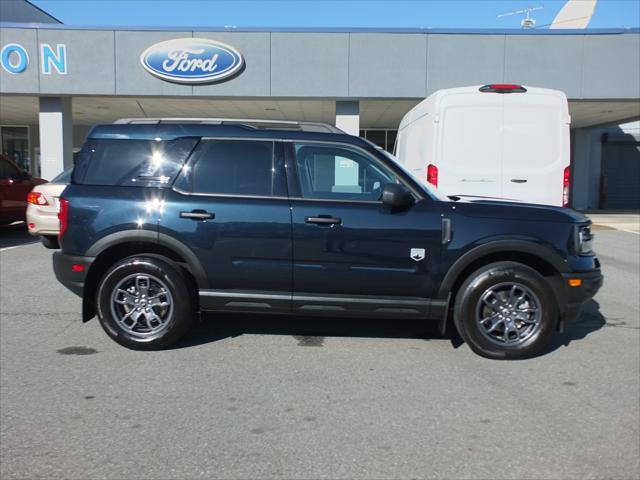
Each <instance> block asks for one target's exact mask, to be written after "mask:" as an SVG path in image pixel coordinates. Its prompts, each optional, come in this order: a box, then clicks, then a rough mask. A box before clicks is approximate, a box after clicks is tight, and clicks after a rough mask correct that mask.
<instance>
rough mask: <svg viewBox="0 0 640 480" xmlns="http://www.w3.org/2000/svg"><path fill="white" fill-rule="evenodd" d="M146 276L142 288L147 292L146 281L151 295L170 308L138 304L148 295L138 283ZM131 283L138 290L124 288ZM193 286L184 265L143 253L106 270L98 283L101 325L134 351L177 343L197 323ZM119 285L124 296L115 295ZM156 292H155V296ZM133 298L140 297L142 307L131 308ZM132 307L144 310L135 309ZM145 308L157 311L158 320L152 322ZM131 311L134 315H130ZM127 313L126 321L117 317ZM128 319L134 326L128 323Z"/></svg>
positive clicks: (97, 301)
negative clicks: (185, 274) (193, 301)
mask: <svg viewBox="0 0 640 480" xmlns="http://www.w3.org/2000/svg"><path fill="white" fill-rule="evenodd" d="M145 278H146V279H147V280H146V281H141V286H142V288H140V291H141V292H142V291H144V283H145V282H146V284H147V287H146V288H147V297H150V296H156V297H159V298H158V300H159V301H160V302H161V303H167V304H168V305H170V307H166V306H162V307H161V306H160V305H155V306H154V305H151V304H149V305H147V306H148V308H146V309H145V308H142V306H141V304H138V303H137V302H138V301H142V300H143V299H142V298H141V297H144V294H142V295H141V294H140V292H137V290H136V287H137V285H138V284H137V283H136V282H137V281H138V280H139V279H145ZM131 282H134V284H135V286H134V285H131V288H133V289H134V290H133V291H134V292H137V293H129V292H130V291H131V290H126V291H125V290H123V289H122V288H124V287H126V285H129V284H130V283H131ZM190 285H191V283H190V282H188V281H187V279H186V278H185V277H184V275H183V274H182V273H181V271H180V268H179V267H177V266H174V265H173V264H172V263H171V262H170V261H168V260H167V261H165V260H162V259H159V258H155V257H145V256H143V255H140V256H134V257H129V258H125V259H123V260H121V261H120V262H118V263H116V264H115V265H114V266H113V267H111V268H110V269H109V270H108V271H107V272H106V273H105V275H104V276H103V277H102V280H101V281H100V284H99V286H98V290H97V294H96V304H97V310H98V318H99V319H100V324H101V325H102V328H103V329H104V331H105V332H107V334H108V335H109V336H110V337H111V338H112V339H113V340H115V341H116V342H118V343H119V344H120V345H123V346H125V347H127V348H131V349H134V350H153V349H161V348H166V347H168V346H170V345H172V344H174V343H175V342H177V341H178V340H179V339H180V338H181V337H182V336H183V335H184V334H185V333H186V332H187V331H188V330H189V328H190V327H191V324H192V322H193V316H194V311H193V303H192V301H191V299H192V293H193V292H190V291H189V289H190ZM118 287H120V289H119V290H118V291H119V292H120V293H118V294H117V295H120V296H119V297H118V296H116V297H114V295H116V293H115V290H116V289H117V288H118ZM163 292H164V293H163ZM152 293H153V294H155V295H151V294H152ZM133 298H135V299H137V300H136V306H138V307H139V308H131V307H130V304H132V302H133V300H132V299H133ZM115 300H119V302H116V301H115ZM147 300H150V299H149V298H147ZM154 301H155V300H154ZM125 303H126V305H125ZM131 310H142V311H141V312H131ZM144 310H146V311H150V312H151V313H150V315H154V314H155V316H156V317H157V318H158V320H157V321H155V320H152V321H151V323H149V322H148V321H147V318H148V317H146V314H145V313H144ZM131 313H133V315H130V314H131ZM163 313H164V315H165V316H164V317H163ZM136 314H137V316H136V318H135V319H134V315H136ZM127 315H130V317H129V318H128V319H127V320H126V322H123V323H122V322H119V321H118V320H117V318H116V316H118V317H119V318H123V317H127ZM160 317H163V320H164V321H162V322H161V321H160ZM138 319H140V320H139V321H138ZM127 322H130V323H131V324H133V325H131V326H130V325H127ZM154 322H155V323H157V325H156V326H155V327H153V325H154ZM147 325H150V327H147ZM126 327H129V328H126ZM153 328H156V329H157V330H153Z"/></svg>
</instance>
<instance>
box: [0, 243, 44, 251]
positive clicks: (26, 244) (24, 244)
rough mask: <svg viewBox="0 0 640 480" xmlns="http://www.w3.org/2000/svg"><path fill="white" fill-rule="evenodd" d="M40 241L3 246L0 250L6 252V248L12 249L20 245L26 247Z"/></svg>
mask: <svg viewBox="0 0 640 480" xmlns="http://www.w3.org/2000/svg"><path fill="white" fill-rule="evenodd" d="M38 243H40V242H37V241H36V242H30V243H23V244H22V245H14V246H13V247H4V248H0V252H6V251H7V250H13V249H14V248H20V247H28V246H29V245H37V244H38Z"/></svg>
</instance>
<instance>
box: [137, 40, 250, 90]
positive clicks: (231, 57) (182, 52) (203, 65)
mask: <svg viewBox="0 0 640 480" xmlns="http://www.w3.org/2000/svg"><path fill="white" fill-rule="evenodd" d="M140 62H141V63H142V66H143V67H144V68H145V69H146V70H147V71H148V72H149V73H150V74H152V75H155V76H156V77H158V78H161V79H163V80H168V81H170V82H176V83H210V82H218V81H220V80H223V79H225V78H229V77H230V76H232V75H235V74H236V73H238V72H239V71H240V69H241V68H242V66H243V63H244V60H243V58H242V55H240V53H239V52H238V51H237V50H236V49H235V48H233V47H231V46H229V45H226V44H224V43H221V42H216V41H215V40H207V39H205V38H178V39H175V40H167V41H165V42H160V43H156V44H155V45H151V46H150V47H149V48H147V49H146V50H145V51H144V52H142V55H140Z"/></svg>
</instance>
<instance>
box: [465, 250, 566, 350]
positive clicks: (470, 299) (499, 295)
mask: <svg viewBox="0 0 640 480" xmlns="http://www.w3.org/2000/svg"><path fill="white" fill-rule="evenodd" d="M453 318H454V322H455V325H456V328H457V329H458V333H459V334H460V336H461V337H462V339H463V340H464V341H465V342H467V343H468V344H469V347H470V348H471V349H472V350H473V351H474V352H476V353H477V354H479V355H482V356H483V357H487V358H494V359H520V358H529V357H532V356H535V355H537V354H539V353H540V352H541V351H542V350H543V349H544V347H545V346H546V345H547V343H548V342H549V340H550V338H551V337H552V335H553V334H554V332H555V327H556V324H557V321H558V307H557V304H556V301H555V297H554V294H553V291H552V290H551V288H550V286H549V284H548V283H547V281H546V280H545V279H544V277H543V276H542V275H540V274H539V273H538V272H536V271H535V270H533V269H532V268H530V267H527V266H526V265H522V264H520V263H516V262H497V263H492V264H490V265H486V266H484V267H482V268H481V269H479V270H477V271H475V272H474V273H472V274H471V275H470V276H469V278H467V279H466V281H465V282H464V283H463V284H462V286H461V287H460V290H459V291H458V294H457V296H456V302H455V306H454V317H453Z"/></svg>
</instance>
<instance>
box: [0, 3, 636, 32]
mask: <svg viewBox="0 0 640 480" xmlns="http://www.w3.org/2000/svg"><path fill="white" fill-rule="evenodd" d="M0 1H6V0H0ZM30 1H31V2H32V3H33V4H35V5H37V6H38V7H40V8H41V9H43V10H44V11H46V12H48V13H49V14H51V15H53V16H54V17H56V18H58V19H59V20H60V21H62V22H63V23H65V24H68V25H86V26H88V25H92V26H122V27H131V26H139V27H144V26H148V27H161V26H172V27H180V26H186V27H197V26H206V27H225V26H226V27H230V26H234V27H237V28H242V27H267V28H283V27H285V28H287V27H290V28H295V27H300V28H305V27H307V28H309V27H318V28H321V27H328V28H331V27H346V28H354V27H355V28H361V27H369V28H493V29H495V28H520V20H521V18H523V16H522V15H513V16H508V17H502V18H498V15H499V14H502V13H506V12H510V11H514V10H520V9H523V8H531V7H539V6H541V7H543V8H542V9H541V10H537V11H535V12H532V16H533V18H535V19H536V20H537V27H538V28H545V27H546V26H548V25H549V24H550V23H551V22H552V21H553V19H554V17H555V16H556V14H557V13H558V11H559V10H560V9H561V8H562V6H563V5H564V4H565V3H566V0H547V1H536V0H527V1H522V0H492V1H483V0H323V1H320V0H278V1H270V0H235V1H229V0H224V1H222V0H220V1H219V0H30ZM639 26H640V0H599V1H598V4H597V7H596V11H595V14H594V16H593V18H592V20H591V23H590V24H589V28H619V27H632V28H638V27H639Z"/></svg>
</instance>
